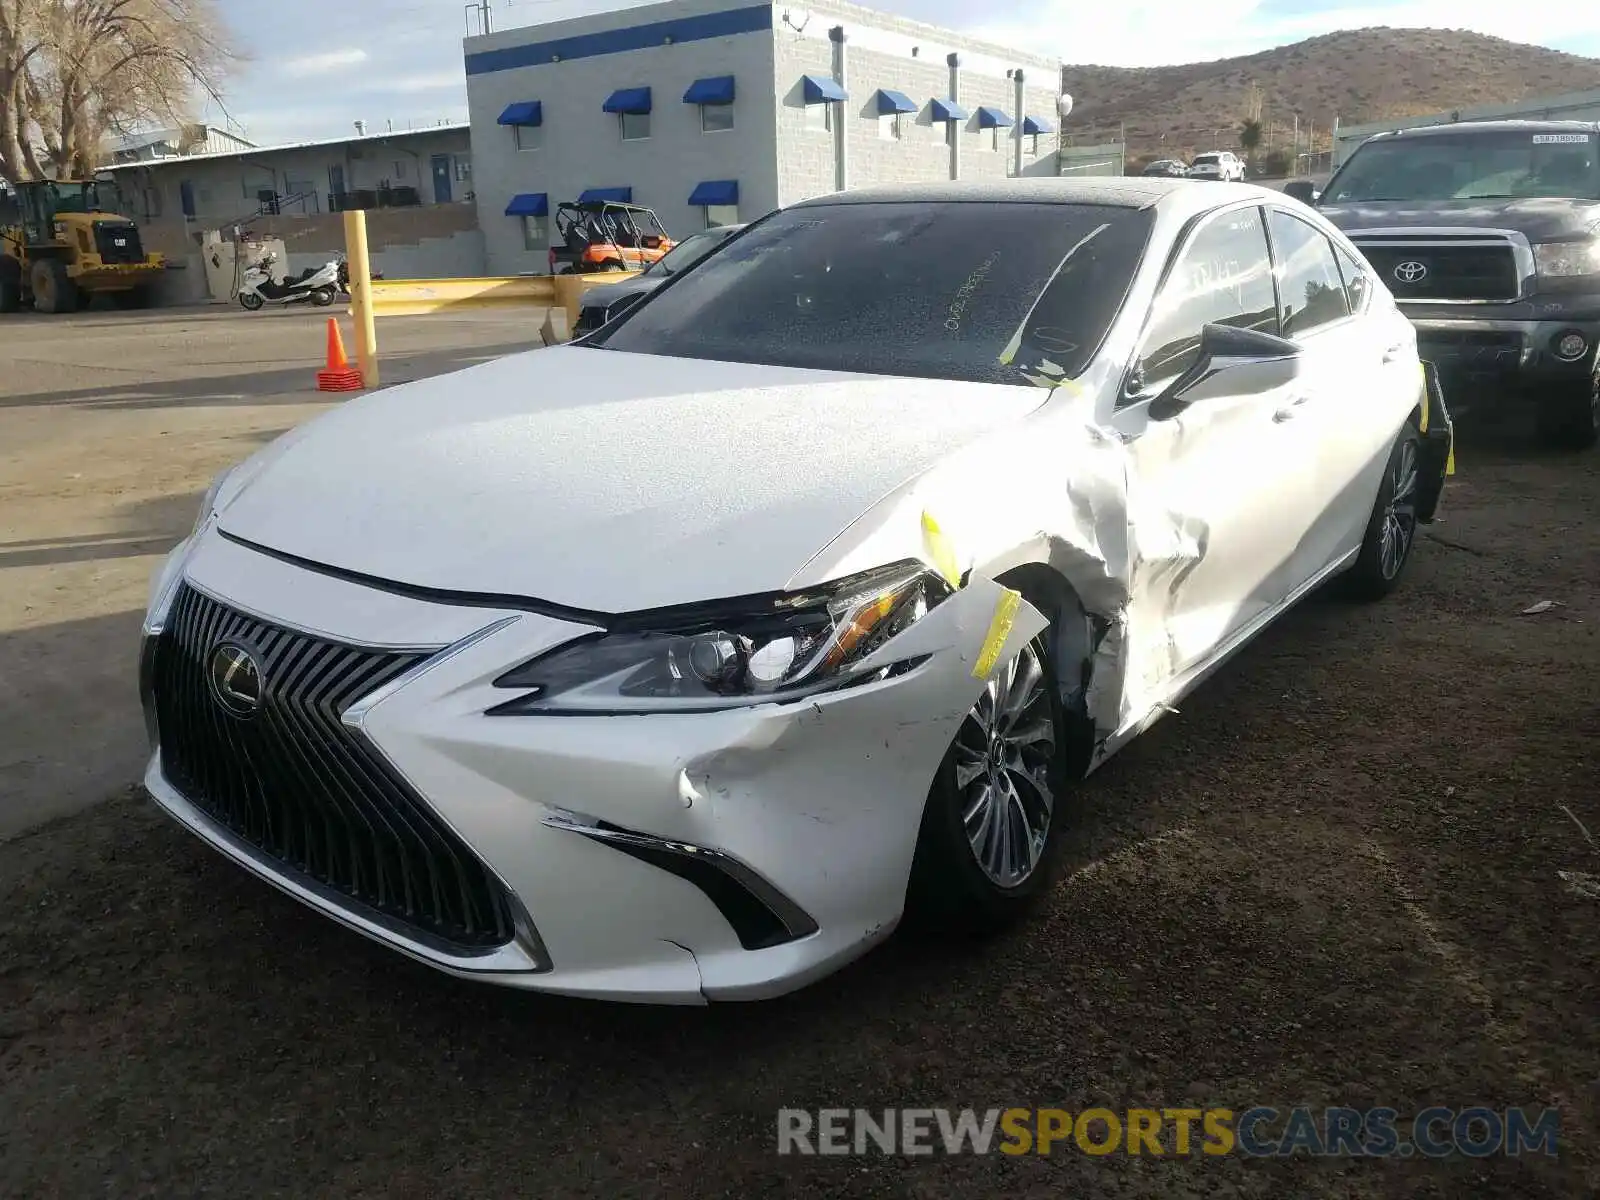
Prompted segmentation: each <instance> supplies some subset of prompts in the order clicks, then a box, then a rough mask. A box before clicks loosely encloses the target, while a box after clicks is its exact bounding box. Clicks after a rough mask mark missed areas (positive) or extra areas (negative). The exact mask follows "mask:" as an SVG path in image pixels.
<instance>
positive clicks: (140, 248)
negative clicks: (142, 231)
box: [94, 221, 144, 263]
mask: <svg viewBox="0 0 1600 1200" xmlns="http://www.w3.org/2000/svg"><path fill="white" fill-rule="evenodd" d="M94 242H95V249H96V250H97V251H99V253H100V258H101V260H102V261H103V262H108V263H142V262H143V261H144V243H143V242H141V241H140V240H139V227H138V226H137V225H135V224H133V223H132V222H131V221H96V222H95V223H94ZM118 242H121V243H122V244H121V245H120V246H119V245H117V243H118Z"/></svg>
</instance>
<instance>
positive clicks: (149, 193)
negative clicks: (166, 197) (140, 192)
mask: <svg viewBox="0 0 1600 1200" xmlns="http://www.w3.org/2000/svg"><path fill="white" fill-rule="evenodd" d="M144 211H145V215H146V216H150V217H159V216H160V215H161V189H160V188H145V190H144Z"/></svg>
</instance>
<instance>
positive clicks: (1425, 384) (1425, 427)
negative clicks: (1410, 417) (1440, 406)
mask: <svg viewBox="0 0 1600 1200" xmlns="http://www.w3.org/2000/svg"><path fill="white" fill-rule="evenodd" d="M1419 369H1420V368H1419ZM1419 432H1421V433H1427V432H1428V372H1427V371H1426V370H1423V371H1422V428H1421V430H1420V431H1419Z"/></svg>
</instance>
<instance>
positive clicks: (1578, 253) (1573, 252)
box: [1533, 238, 1600, 279]
mask: <svg viewBox="0 0 1600 1200" xmlns="http://www.w3.org/2000/svg"><path fill="white" fill-rule="evenodd" d="M1533 262H1534V266H1535V268H1536V269H1537V270H1538V272H1539V274H1540V275H1544V276H1546V277H1548V278H1552V279H1558V278H1562V277H1565V276H1570V275H1600V239H1595V238H1590V239H1589V240H1587V241H1583V242H1535V243H1534V245H1533Z"/></svg>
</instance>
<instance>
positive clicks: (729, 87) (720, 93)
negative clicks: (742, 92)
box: [683, 75, 733, 104]
mask: <svg viewBox="0 0 1600 1200" xmlns="http://www.w3.org/2000/svg"><path fill="white" fill-rule="evenodd" d="M683 102H684V103H685V104H732V103H733V76H732V75H713V76H711V77H710V78H708V79H696V80H695V81H694V82H693V83H691V84H690V85H689V90H688V91H687V92H685V93H684V94H683Z"/></svg>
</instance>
